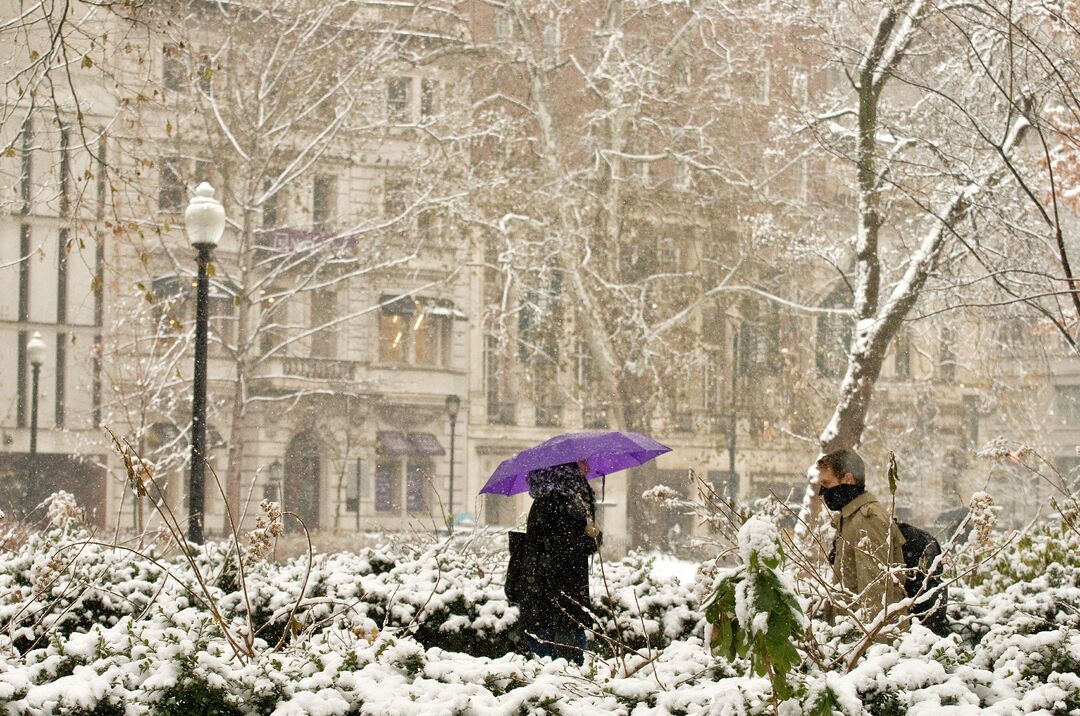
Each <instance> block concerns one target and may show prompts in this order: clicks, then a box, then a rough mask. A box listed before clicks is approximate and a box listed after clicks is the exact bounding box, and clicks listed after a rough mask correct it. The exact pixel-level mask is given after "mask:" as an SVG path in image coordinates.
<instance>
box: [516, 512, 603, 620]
mask: <svg viewBox="0 0 1080 716" xmlns="http://www.w3.org/2000/svg"><path fill="white" fill-rule="evenodd" d="M590 497H591V491H590ZM595 512H596V507H595V497H593V498H592V499H588V500H587V499H585V497H584V496H583V495H582V494H581V493H575V494H565V493H560V492H556V493H552V494H548V495H543V496H541V497H537V498H536V499H535V500H534V501H533V504H532V508H531V509H530V510H529V519H528V523H527V526H526V534H527V535H528V543H529V547H530V548H531V549H533V550H535V553H536V560H535V568H534V569H533V570H531V574H530V577H529V584H528V588H527V589H526V590H525V591H526V593H525V594H524V595H523V599H522V600H521V603H520V605H519V607H520V610H521V617H520V621H521V625H522V626H523V627H524V628H525V629H530V628H532V629H549V630H552V631H555V632H568V631H574V630H576V629H582V628H587V627H588V626H589V625H590V623H591V619H590V617H589V615H588V613H587V612H586V611H585V608H586V607H587V606H588V605H589V556H590V555H591V554H592V553H593V552H595V551H596V549H597V540H596V539H595V538H594V537H590V536H589V535H588V534H586V528H587V527H588V526H589V525H590V524H591V523H592V522H593V520H594V518H595Z"/></svg>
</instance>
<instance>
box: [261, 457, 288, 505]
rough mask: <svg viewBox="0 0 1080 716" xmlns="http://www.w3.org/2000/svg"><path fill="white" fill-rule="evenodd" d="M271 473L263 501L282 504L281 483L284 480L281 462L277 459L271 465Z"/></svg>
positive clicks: (264, 489)
mask: <svg viewBox="0 0 1080 716" xmlns="http://www.w3.org/2000/svg"><path fill="white" fill-rule="evenodd" d="M269 472H270V474H269V476H268V477H269V479H268V481H267V483H266V487H265V488H263V499H264V500H270V501H271V502H278V503H281V501H282V500H281V483H282V480H283V479H284V471H283V469H282V467H281V460H278V459H276V458H275V459H274V461H273V462H272V463H270V470H269Z"/></svg>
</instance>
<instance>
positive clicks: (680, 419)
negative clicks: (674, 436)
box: [671, 410, 694, 433]
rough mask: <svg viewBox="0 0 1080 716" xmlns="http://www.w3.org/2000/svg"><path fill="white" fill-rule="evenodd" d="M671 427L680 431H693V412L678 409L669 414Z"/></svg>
mask: <svg viewBox="0 0 1080 716" xmlns="http://www.w3.org/2000/svg"><path fill="white" fill-rule="evenodd" d="M671 424H672V427H673V428H674V429H675V430H676V431H678V432H680V433H692V432H694V414H693V413H692V412H691V411H689V410H680V411H677V412H675V413H674V414H673V415H672V416H671Z"/></svg>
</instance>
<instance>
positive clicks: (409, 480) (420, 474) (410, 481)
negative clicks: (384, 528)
mask: <svg viewBox="0 0 1080 716" xmlns="http://www.w3.org/2000/svg"><path fill="white" fill-rule="evenodd" d="M405 469H406V472H405V511H406V512H409V513H411V514H417V513H422V512H427V502H428V501H427V491H428V485H429V484H430V483H431V477H432V475H433V473H434V469H433V465H432V462H431V461H430V460H425V459H419V458H412V459H410V460H409V462H408V463H407V465H406V468H405Z"/></svg>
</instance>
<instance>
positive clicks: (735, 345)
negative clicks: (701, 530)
mask: <svg viewBox="0 0 1080 716" xmlns="http://www.w3.org/2000/svg"><path fill="white" fill-rule="evenodd" d="M728 316H730V317H731V318H732V319H733V320H732V326H733V327H734V328H733V331H732V339H731V401H730V402H731V404H730V406H729V409H730V427H731V429H730V431H729V432H728V486H727V493H728V494H727V497H728V499H731V500H734V499H737V498H738V496H739V494H738V493H739V476H738V475H737V474H736V472H735V438H736V430H737V428H738V423H739V420H738V414H737V412H736V409H735V406H736V405H737V404H738V403H737V399H738V386H739V357H740V356H739V331H740V328H741V323H740V319H741V316H740V315H739V311H738V309H737V308H732V309H731V311H730V312H729V313H728Z"/></svg>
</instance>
